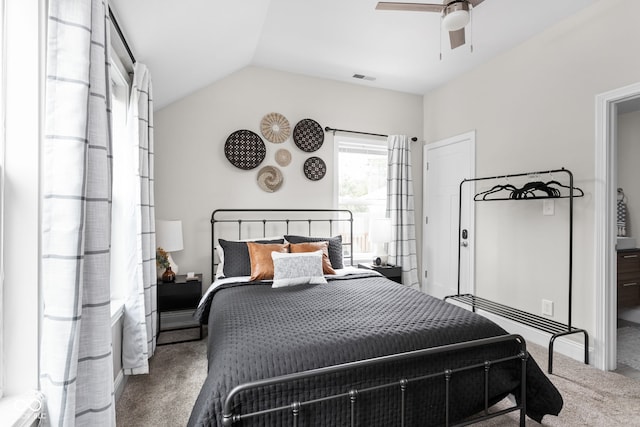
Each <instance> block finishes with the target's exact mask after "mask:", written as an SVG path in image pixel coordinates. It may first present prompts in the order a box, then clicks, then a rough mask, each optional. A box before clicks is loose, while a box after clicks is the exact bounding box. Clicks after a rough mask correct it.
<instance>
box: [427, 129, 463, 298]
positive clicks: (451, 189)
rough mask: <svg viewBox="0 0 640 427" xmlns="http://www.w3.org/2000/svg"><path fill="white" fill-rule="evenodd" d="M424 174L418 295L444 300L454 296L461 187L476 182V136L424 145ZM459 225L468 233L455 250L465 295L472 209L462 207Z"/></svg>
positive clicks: (456, 282)
mask: <svg viewBox="0 0 640 427" xmlns="http://www.w3.org/2000/svg"><path fill="white" fill-rule="evenodd" d="M423 172H424V173H423V176H424V179H423V180H424V183H423V189H424V190H423V191H424V194H423V212H424V217H425V219H424V221H425V222H424V223H423V224H424V227H423V250H422V266H423V268H424V273H423V274H424V276H423V277H424V281H423V283H424V286H423V291H425V292H426V293H428V294H430V295H433V296H435V297H437V298H443V297H445V296H446V295H452V294H455V293H457V291H458V287H457V284H458V249H459V246H458V245H459V242H460V241H461V239H460V238H459V236H458V218H459V215H458V211H459V207H458V203H459V192H460V182H461V181H462V180H463V179H469V178H474V177H475V131H472V132H467V133H464V134H461V135H457V136H454V137H451V138H447V139H444V140H441V141H437V142H434V143H431V144H427V145H425V147H424V164H423ZM472 187H473V186H470V185H467V186H465V188H464V190H463V191H465V193H466V192H471V191H472V190H473V188H472ZM463 197H467V199H468V198H469V197H470V195H469V194H467V195H463ZM460 221H461V225H462V228H463V229H465V230H466V231H467V233H466V236H467V238H466V239H464V240H463V241H462V243H463V246H462V247H460V281H461V291H462V292H463V293H470V292H472V291H473V283H474V277H473V276H474V263H473V260H474V244H473V241H474V233H473V231H474V222H475V221H474V210H473V203H469V204H466V206H463V211H462V212H461V215H460Z"/></svg>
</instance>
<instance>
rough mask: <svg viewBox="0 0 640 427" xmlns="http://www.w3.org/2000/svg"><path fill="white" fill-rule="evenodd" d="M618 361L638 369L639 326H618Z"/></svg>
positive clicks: (639, 352) (639, 349) (639, 360)
mask: <svg viewBox="0 0 640 427" xmlns="http://www.w3.org/2000/svg"><path fill="white" fill-rule="evenodd" d="M618 363H624V364H625V365H627V366H630V367H632V368H633V369H636V370H640V328H635V327H632V326H625V327H623V328H618Z"/></svg>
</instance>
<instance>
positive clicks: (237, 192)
mask: <svg viewBox="0 0 640 427" xmlns="http://www.w3.org/2000/svg"><path fill="white" fill-rule="evenodd" d="M422 107H423V104H422V96H416V95H409V94H404V93H399V92H393V91H388V90H380V89H372V88H368V87H365V86H362V85H355V84H353V85H351V84H345V83H338V82H334V81H330V80H324V79H317V78H309V77H304V76H300V75H296V74H289V73H284V72H279V71H274V70H267V69H263V68H257V67H248V68H244V69H242V70H240V71H238V72H236V73H234V74H232V75H231V76H229V77H227V78H225V79H223V80H220V81H218V82H217V83H215V84H212V85H211V86H208V87H206V88H204V89H202V90H200V91H198V92H196V93H194V94H192V95H190V96H187V97H185V98H183V99H181V100H180V101H177V102H175V103H173V104H171V105H169V106H167V107H165V108H163V109H162V110H159V111H157V112H156V113H155V117H154V122H155V123H154V125H155V128H154V131H155V190H156V195H155V196H156V199H155V205H156V218H159V219H181V220H182V221H183V233H184V250H183V251H181V252H177V253H174V254H173V257H174V258H175V261H176V262H177V263H178V265H179V266H180V271H181V272H186V271H196V272H202V273H204V275H205V277H204V281H203V282H204V283H205V284H206V283H209V280H210V256H211V254H210V252H211V250H210V239H211V225H210V222H209V220H210V217H211V212H212V211H213V210H215V209H220V208H302V207H307V208H332V207H333V203H334V200H333V188H334V187H333V185H334V176H333V173H334V167H333V166H334V157H333V156H334V151H333V150H334V147H333V136H332V135H331V134H325V141H324V144H323V146H322V147H321V148H320V150H318V151H316V152H314V153H313V154H310V153H305V152H303V151H301V150H300V149H298V148H297V147H296V146H295V144H294V143H293V141H292V139H291V138H289V140H287V141H286V142H284V143H282V144H272V143H270V142H267V141H266V140H265V144H266V146H267V157H266V159H265V161H264V162H263V163H262V164H261V165H260V167H262V166H265V165H274V166H275V165H276V163H275V160H274V154H275V152H276V151H277V149H279V148H287V149H288V150H289V151H290V152H291V153H292V155H293V160H292V162H291V164H290V165H289V166H287V167H283V168H281V170H282V172H283V175H284V183H283V185H282V187H281V189H280V190H279V191H277V192H275V193H266V192H264V191H262V190H260V188H259V187H258V186H257V184H256V174H257V171H258V169H259V168H256V169H254V170H251V171H243V170H240V169H237V168H235V167H234V166H233V165H231V164H230V163H229V162H228V161H227V159H226V158H225V156H224V144H225V141H226V139H227V137H228V136H229V135H230V134H231V133H232V132H234V131H235V130H238V129H249V130H252V131H254V132H256V133H258V134H259V133H260V131H259V125H260V120H261V119H262V117H263V116H264V115H265V114H267V113H269V112H278V113H281V114H283V115H284V116H285V117H287V119H288V120H289V122H290V123H291V127H292V130H293V126H295V124H296V123H297V122H298V121H299V120H301V119H304V118H312V119H314V120H316V121H317V122H318V123H320V125H321V126H322V127H325V126H330V127H334V128H341V129H353V130H361V131H366V132H373V133H384V134H406V135H409V136H419V135H421V134H422V129H423V123H422V120H423V112H422ZM412 149H413V152H412V156H413V175H414V182H415V188H414V190H415V193H416V195H420V194H421V193H422V183H421V181H422V175H421V163H422V160H421V159H422V144H421V142H417V143H414V144H413V145H412ZM310 155H318V156H319V157H321V158H322V159H323V160H324V161H325V162H326V164H327V168H328V172H327V175H326V176H325V178H324V179H322V180H320V181H317V182H312V181H310V180H308V179H306V178H305V176H304V175H303V173H302V164H303V162H304V160H305V159H306V158H307V157H309V156H310ZM418 200H419V199H418ZM417 217H418V218H420V217H421V212H420V211H418V212H417ZM418 224H420V222H419V221H418ZM418 233H421V230H418ZM418 235H420V234H418ZM205 286H206V285H205Z"/></svg>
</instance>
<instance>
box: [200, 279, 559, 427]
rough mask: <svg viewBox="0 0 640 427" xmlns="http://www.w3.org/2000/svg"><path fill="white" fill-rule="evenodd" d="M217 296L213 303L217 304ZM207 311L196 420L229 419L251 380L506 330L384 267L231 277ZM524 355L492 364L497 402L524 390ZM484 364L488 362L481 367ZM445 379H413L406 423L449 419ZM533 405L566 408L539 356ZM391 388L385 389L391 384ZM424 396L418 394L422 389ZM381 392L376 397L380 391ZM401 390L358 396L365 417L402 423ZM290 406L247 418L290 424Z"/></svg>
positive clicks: (478, 388) (456, 362)
mask: <svg viewBox="0 0 640 427" xmlns="http://www.w3.org/2000/svg"><path fill="white" fill-rule="evenodd" d="M209 306H210V310H209ZM198 314H199V315H200V318H201V319H202V321H203V322H204V321H206V318H207V317H208V328H209V329H208V332H209V343H208V358H209V373H208V376H207V379H206V381H205V383H204V385H203V387H202V390H201V391H200V395H199V397H198V399H197V402H196V404H195V406H194V408H193V412H192V414H191V418H190V420H189V426H220V425H222V421H221V420H222V415H221V413H222V405H223V404H224V399H225V397H226V395H227V394H228V392H229V391H230V390H231V389H232V388H233V387H234V386H236V385H238V384H241V383H245V382H248V381H252V380H256V379H261V378H267V377H273V376H277V375H282V374H287V373H292V372H299V371H303V370H308V369H313V368H318V367H322V366H329V365H335V364H340V363H344V362H349V361H355V360H361V359H366V358H371V357H375V356H381V355H387V354H393V353H398V352H404V351H410V350H416V349H421V348H428V347H434V346H440V345H444V344H450V343H455V342H462V341H468V340H473V339H479V338H486V337H490V336H496V335H503V334H505V333H506V332H505V331H504V330H503V329H501V328H500V327H499V326H497V325H496V324H495V323H493V322H491V321H489V320H487V319H486V318H484V317H482V316H479V315H476V314H474V313H472V312H469V311H467V310H464V309H462V308H459V307H456V306H454V305H452V304H449V303H446V302H443V301H441V300H438V299H435V298H433V297H430V296H428V295H426V294H423V293H420V292H417V291H415V290H412V289H409V288H407V287H404V286H402V285H399V284H396V283H394V282H391V281H389V280H388V279H386V278H382V277H360V278H350V279H336V280H331V281H329V283H328V284H327V285H301V286H295V287H289V288H278V289H272V288H271V287H270V286H269V285H268V284H231V285H225V286H223V287H222V288H220V289H217V290H216V291H215V292H214V293H213V294H212V295H210V297H209V299H208V301H207V302H206V303H205V304H203V305H202V307H201V309H200V310H199V312H198ZM514 352H515V351H514V346H511V345H504V344H503V345H501V346H500V347H499V348H493V347H492V348H487V347H485V348H482V349H479V350H474V351H464V352H458V353H456V354H455V355H448V356H445V357H442V356H439V357H436V358H431V359H429V360H428V361H414V362H405V363H401V364H398V363H396V364H395V365H393V366H385V367H379V368H375V369H373V368H368V369H361V370H359V371H354V372H349V373H345V374H340V375H337V374H334V375H331V376H329V377H325V378H319V379H317V380H315V379H314V380H313V381H301V382H300V383H298V384H293V385H291V386H287V387H283V388H273V387H272V388H269V389H265V390H262V391H260V392H250V393H247V394H246V395H244V396H240V398H239V399H238V400H237V401H235V402H234V403H235V406H236V407H238V408H239V409H241V410H242V411H243V412H247V411H252V410H256V409H258V408H264V407H265V405H270V404H274V403H278V404H289V403H291V401H292V400H293V398H291V397H290V396H291V395H296V396H297V397H296V398H295V400H303V399H309V398H314V397H318V396H321V395H323V394H324V393H325V392H335V391H340V392H344V391H347V390H348V389H346V388H345V386H344V384H351V386H353V385H354V384H355V385H356V386H357V387H363V386H369V385H373V384H376V381H379V380H373V379H371V378H372V376H373V375H377V376H381V377H382V379H384V380H396V379H400V378H403V377H404V376H410V375H413V374H417V373H424V372H425V370H427V371H429V372H432V371H433V370H443V369H446V368H455V367H457V366H461V365H464V364H468V363H470V362H474V361H475V362H482V361H484V360H486V359H488V358H492V357H493V358H495V357H502V356H509V355H512V354H514ZM519 363H520V362H519V361H513V362H510V363H509V364H507V365H501V366H499V367H493V368H492V376H491V385H490V390H491V399H490V400H491V402H492V403H495V402H497V401H499V400H501V399H502V398H504V397H505V396H506V395H508V394H509V393H512V394H514V395H515V396H516V398H519V387H518V384H519V382H520V381H519ZM480 371H481V370H480ZM482 375H483V374H482V372H478V373H477V374H476V373H466V374H463V375H459V376H457V377H456V376H454V378H453V379H452V382H451V387H452V391H453V396H454V397H453V399H452V402H451V405H450V407H451V419H452V421H453V420H460V419H463V418H465V417H468V416H470V415H472V414H474V413H476V412H478V411H480V410H482V408H483V404H484V401H483V399H484V398H483V394H482V393H483V386H482ZM443 389H444V382H443V381H441V380H430V381H427V382H425V383H423V384H420V385H417V386H412V389H411V390H410V394H409V396H410V398H409V401H408V402H407V403H408V405H407V418H408V419H407V424H406V425H420V426H424V425H442V424H443V422H444V411H443V408H444V395H443ZM527 390H528V391H527V415H529V416H530V417H532V418H533V419H536V420H538V421H540V420H541V419H542V417H543V416H544V415H545V414H553V415H557V414H558V413H559V412H560V409H561V408H562V397H561V396H560V394H559V393H558V391H557V390H556V388H555V387H554V386H553V385H552V384H551V382H550V381H549V380H548V378H547V377H546V376H545V375H544V373H543V372H542V371H541V370H540V368H539V367H538V366H537V364H536V363H535V362H534V361H533V359H529V362H528V367H527ZM385 393H386V394H385ZM419 394H420V397H419V398H418V395H419ZM374 398H376V399H378V401H376V403H372V401H373V399H374ZM398 406H399V393H398V392H397V391H396V390H394V391H393V392H391V391H384V392H380V393H379V395H378V396H363V397H362V398H360V399H359V404H358V420H359V424H358V425H361V426H372V425H380V426H383V425H384V426H388V425H399V423H398V421H397V413H398V411H399V408H398ZM289 418H290V414H289V411H287V413H284V414H278V415H270V416H267V417H264V418H263V419H261V420H259V421H258V420H257V419H256V420H251V422H250V423H249V422H247V421H244V422H243V423H242V425H243V426H246V425H290V424H284V423H285V422H287V423H288V420H289ZM347 420H348V401H347V402H341V403H335V402H334V403H333V404H322V405H317V406H316V407H313V408H311V409H306V408H305V411H303V413H301V424H300V425H303V426H304V425H314V426H330V425H336V426H338V425H346V424H347Z"/></svg>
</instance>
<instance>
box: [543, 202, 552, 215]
mask: <svg viewBox="0 0 640 427" xmlns="http://www.w3.org/2000/svg"><path fill="white" fill-rule="evenodd" d="M554 213H555V201H554V200H552V199H545V200H543V201H542V215H553V214H554Z"/></svg>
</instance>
